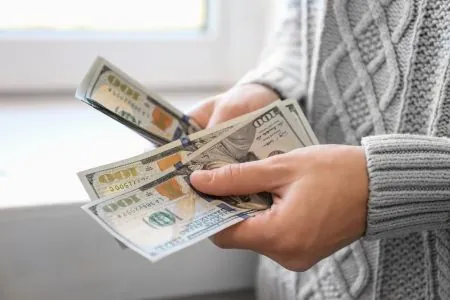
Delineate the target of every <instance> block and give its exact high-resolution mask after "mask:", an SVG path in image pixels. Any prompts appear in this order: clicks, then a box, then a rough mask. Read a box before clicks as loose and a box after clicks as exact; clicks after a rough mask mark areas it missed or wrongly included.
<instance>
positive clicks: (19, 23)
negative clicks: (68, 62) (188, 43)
mask: <svg viewBox="0 0 450 300" xmlns="http://www.w3.org/2000/svg"><path fill="white" fill-rule="evenodd" d="M24 7H26V8H27V9H26V10H24V9H23V8H24ZM174 7H177V9H176V10H174V9H173V8H174ZM49 8H51V9H49ZM86 8H88V9H86ZM55 12H57V13H55ZM206 16H207V1H205V0H165V1H161V0H147V1H142V0H128V1H126V7H125V8H124V6H123V5H121V4H114V2H111V1H110V0H95V1H91V0H78V1H54V0H41V1H30V0H16V1H12V2H11V3H9V5H8V7H6V9H4V10H2V11H0V29H1V30H2V31H11V32H12V33H13V34H15V33H18V32H27V31H28V32H31V31H34V32H35V33H36V32H53V33H54V32H58V31H66V32H70V31H79V32H83V33H84V34H86V33H89V32H96V31H97V32H116V33H117V32H128V33H133V32H180V31H181V32H183V31H201V30H202V29H204V28H206V25H207V24H206V21H207V19H206Z"/></svg>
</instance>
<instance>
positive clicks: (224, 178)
mask: <svg viewBox="0 0 450 300" xmlns="http://www.w3.org/2000/svg"><path fill="white" fill-rule="evenodd" d="M191 182H192V185H193V186H194V187H195V188H196V189H198V190H199V191H201V192H204V193H207V194H210V195H216V196H223V195H248V194H254V193H258V192H263V191H266V192H270V193H272V195H273V198H274V203H273V205H272V206H271V208H270V209H267V210H265V211H262V212H261V213H259V214H258V215H257V216H255V217H253V218H249V219H247V220H245V221H243V222H240V223H238V224H236V225H234V226H231V227H229V228H227V229H225V230H223V231H221V232H219V233H217V234H216V235H215V236H214V237H213V238H212V240H213V241H214V243H215V244H216V245H218V246H219V247H221V248H240V249H250V250H253V251H256V252H258V253H260V254H263V255H265V256H268V257H269V258H271V259H273V260H275V261H276V262H278V263H279V264H281V265H282V266H284V267H285V268H287V269H290V270H295V271H304V270H307V269H309V268H310V267H311V266H312V265H314V264H315V263H317V262H318V261H319V260H321V259H323V258H325V257H327V256H329V255H330V254H332V253H333V252H335V251H337V250H339V249H340V248H342V247H344V246H346V245H348V244H350V243H351V242H353V241H355V240H356V239H358V238H360V237H361V236H362V235H363V234H364V231H365V228H366V214H367V199H368V174H367V166H366V159H365V154H364V150H363V149H362V147H358V146H343V145H339V146H338V145H319V146H311V147H307V148H301V149H297V150H294V151H292V152H289V153H286V154H281V155H277V156H273V157H270V158H267V159H264V160H259V161H254V162H248V163H242V164H231V165H228V166H225V167H222V168H219V169H215V170H212V171H206V170H204V171H196V172H194V173H193V174H192V175H191Z"/></svg>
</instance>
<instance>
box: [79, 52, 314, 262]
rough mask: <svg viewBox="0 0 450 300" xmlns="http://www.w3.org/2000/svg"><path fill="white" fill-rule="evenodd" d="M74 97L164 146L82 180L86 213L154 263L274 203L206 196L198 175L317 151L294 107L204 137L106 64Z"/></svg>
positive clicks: (261, 113)
mask: <svg viewBox="0 0 450 300" xmlns="http://www.w3.org/2000/svg"><path fill="white" fill-rule="evenodd" d="M76 97H77V98H78V99H81V100H82V101H84V102H86V103H88V104H89V105H91V106H92V107H94V108H95V109H97V110H99V111H101V112H102V113H104V114H106V115H108V116H109V117H111V118H114V119H115V120H117V121H119V122H120V123H122V124H124V125H125V126H127V127H129V128H131V129H132V130H134V131H135V132H136V133H138V134H140V135H141V136H143V137H145V138H146V139H148V140H150V141H152V142H153V143H154V144H155V145H157V146H160V147H159V148H157V149H155V150H153V151H149V152H146V153H143V154H141V155H137V156H134V157H131V158H128V159H124V160H121V161H118V162H114V163H110V164H107V165H103V166H98V167H95V168H91V169H89V170H85V171H81V172H79V173H78V174H77V175H78V176H79V179H80V180H81V182H82V184H83V186H84V188H85V189H86V191H87V193H88V195H89V197H90V199H91V200H92V201H91V202H90V203H88V204H85V205H83V207H82V208H83V209H84V210H85V211H86V212H87V213H88V214H89V215H90V216H91V217H92V218H94V219H95V220H96V221H97V222H98V223H99V224H100V225H101V226H102V227H103V228H105V229H106V230H107V231H108V232H109V233H110V234H111V235H112V236H114V237H115V238H116V239H117V240H118V241H119V242H120V243H121V245H122V247H123V248H131V249H133V250H135V251H136V252H138V253H139V254H141V255H143V256H145V257H147V258H148V259H150V260H151V261H157V260H159V259H161V258H163V257H165V256H167V255H169V254H171V253H174V252H176V251H178V250H181V249H183V248H185V247H188V246H189V245H192V244H193V243H196V242H198V241H200V240H202V239H205V238H207V237H209V236H211V235H213V234H215V233H217V232H218V231H220V230H223V229H225V228H227V227H229V226H231V225H233V224H236V223H238V222H240V221H242V220H245V219H247V218H249V217H252V216H254V215H255V214H257V213H258V212H259V211H261V210H264V209H267V208H268V207H270V205H271V204H272V196H271V195H270V194H269V193H265V192H263V193H259V194H256V195H244V196H227V197H213V196H210V195H205V194H202V193H200V192H198V191H195V190H194V189H193V188H192V186H191V184H190V182H189V178H190V174H191V173H192V172H193V171H195V170H199V169H214V168H218V167H221V166H224V165H227V164H231V163H240V162H249V161H254V160H260V159H264V158H267V157H270V156H274V155H279V154H282V153H286V152H289V151H291V150H293V149H296V148H300V147H306V146H310V145H314V144H318V141H317V138H316V136H315V135H314V132H313V130H312V128H311V126H310V125H309V123H308V121H307V119H306V117H305V116H304V114H303V112H302V110H301V108H300V106H299V105H298V103H297V101H295V100H284V101H280V100H279V101H276V102H274V103H272V104H270V105H268V106H266V107H264V108H261V109H259V110H257V111H255V112H252V113H249V114H246V115H244V116H241V117H238V118H235V119H233V120H229V121H227V122H224V123H222V124H219V125H217V126H215V127H213V128H208V129H204V130H201V128H200V127H199V126H198V125H197V124H195V122H194V121H193V120H192V119H190V118H189V117H187V116H185V115H184V114H183V113H182V112H180V111H179V110H177V109H176V108H175V107H173V106H172V105H170V104H169V103H168V102H166V101H165V100H163V99H162V98H161V97H159V96H157V95H156V94H154V93H151V92H148V91H147V90H146V89H145V88H144V87H143V86H142V85H141V84H139V83H138V82H137V81H136V80H134V79H132V78H131V77H129V76H128V75H126V74H125V73H124V72H122V71H121V70H119V69H118V68H117V67H115V66H113V65H112V64H111V63H109V62H108V61H106V60H105V59H104V58H102V57H98V58H97V59H96V61H95V62H94V64H93V65H92V67H91V69H90V70H89V72H88V73H87V74H86V76H85V78H84V79H83V82H82V83H81V85H80V87H79V88H78V89H77V91H76ZM251 180H254V179H251Z"/></svg>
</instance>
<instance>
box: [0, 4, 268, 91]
mask: <svg viewBox="0 0 450 300" xmlns="http://www.w3.org/2000/svg"><path fill="white" fill-rule="evenodd" d="M268 9H270V6H269V7H268V5H267V0H265V1H262V0H246V1H242V0H209V1H208V29H207V30H206V31H205V33H204V34H192V35H176V34H174V35H171V34H165V35H140V36H137V35H134V34H133V35H130V36H127V35H124V34H120V35H115V34H105V35H101V36H99V35H92V36H91V35H81V34H80V35H76V34H66V35H61V34H58V35H52V34H48V35H27V34H17V35H12V34H10V33H9V34H8V33H6V34H5V33H4V34H0V65H1V66H2V70H3V72H0V92H5V91H6V92H14V91H22V92H23V91H47V90H69V89H71V90H75V89H76V87H77V86H78V84H79V83H80V82H81V80H82V78H83V76H84V75H85V73H86V72H87V70H88V69H89V67H90V65H91V64H92V62H93V61H94V59H95V58H96V57H97V56H98V55H101V56H103V57H104V58H106V59H107V60H109V61H110V62H112V63H113V64H115V65H116V66H118V67H119V68H121V69H122V70H123V71H125V72H126V73H128V74H129V75H130V76H132V77H133V78H136V79H137V80H138V81H140V82H141V83H143V84H144V85H147V86H151V87H154V88H158V89H166V88H168V89H170V88H184V87H205V86H206V87H208V86H229V85H232V84H233V83H234V82H236V81H237V80H238V79H239V78H240V77H241V76H243V75H244V74H245V72H246V71H247V70H248V69H249V68H251V67H253V66H254V64H255V63H256V62H257V59H258V57H259V53H260V52H261V47H262V46H263V42H264V38H265V35H266V25H267V24H266V23H267V22H266V21H267V10H268Z"/></svg>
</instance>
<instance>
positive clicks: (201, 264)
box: [0, 0, 277, 300]
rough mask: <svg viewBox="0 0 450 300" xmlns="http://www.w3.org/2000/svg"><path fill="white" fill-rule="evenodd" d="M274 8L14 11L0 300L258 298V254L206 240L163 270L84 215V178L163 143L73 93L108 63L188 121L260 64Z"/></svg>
mask: <svg viewBox="0 0 450 300" xmlns="http://www.w3.org/2000/svg"><path fill="white" fill-rule="evenodd" d="M276 12H277V6H276V5H275V0H245V1H242V0H209V1H208V0H128V1H124V2H119V1H108V0H89V1H88V0H78V1H71V0H69V1H56V0H40V1H33V0H14V1H10V2H8V5H3V6H2V10H0V66H1V68H0V126H1V130H0V138H1V139H0V141H1V142H0V149H1V152H0V153H1V155H0V241H1V248H0V299H1V300H16V299H17V300H28V299H32V300H40V299H45V300H53V299H55V300H72V299H74V300H75V299H77V300H81V299H83V300H90V299H96V300H102V299H108V300H114V299H118V300H119V299H120V300H125V299H130V300H144V299H253V291H252V289H253V283H254V271H255V267H256V262H257V257H256V256H255V255H254V254H253V253H251V252H247V251H237V250H227V251H224V250H220V249H218V248H216V247H214V246H213V245H212V244H211V243H210V242H209V241H203V242H201V243H199V244H196V245H194V246H192V247H190V248H188V249H185V250H183V251H181V252H179V253H177V254H175V255H172V256H169V257H168V258H166V259H164V260H162V261H160V262H158V263H156V264H152V263H150V262H149V261H147V260H145V259H144V258H143V257H141V256H139V255H138V254H136V253H134V252H132V251H129V250H122V249H121V248H120V247H119V246H118V244H117V243H116V241H115V240H114V239H113V238H112V237H111V236H110V235H109V234H108V233H107V232H106V231H104V230H103V229H102V228H101V227H100V226H98V225H97V224H96V223H94V221H93V220H92V219H91V218H90V217H89V216H88V215H87V214H86V213H84V212H83V211H82V210H81V208H80V207H81V205H82V204H84V203H86V202H87V201H88V195H87V194H86V193H85V191H84V189H83V187H82V185H81V183H80V182H79V180H78V178H77V176H76V173H77V172H78V171H81V170H84V169H88V168H91V167H94V166H98V165H102V164H106V163H110V162H113V161H116V160H120V159H124V158H127V157H130V156H134V155H137V154H140V153H142V152H143V151H145V150H149V149H151V148H152V145H151V144H150V143H149V142H148V141H146V140H144V139H143V138H141V137H140V136H139V135H137V134H136V133H134V132H132V131H131V130H130V129H128V128H126V127H125V126H123V125H121V124H119V123H118V122H116V121H114V120H112V119H110V118H108V117H106V116H105V115H103V114H102V113H100V112H98V111H96V110H95V109H93V108H92V107H90V106H88V105H87V104H85V103H83V102H81V101H79V100H77V99H75V97H74V94H75V90H76V88H77V86H78V85H79V83H80V82H81V80H82V78H83V77H84V75H85V73H86V72H87V71H88V69H89V67H90V66H91V64H92V62H93V61H94V59H95V58H96V57H97V56H98V55H101V56H103V57H104V58H106V59H107V60H109V61H110V62H111V63H113V64H115V65H116V66H117V67H119V68H120V69H122V70H123V71H124V72H126V73H128V74H129V75H130V76H132V77H133V78H135V79H137V80H138V81H140V82H141V83H143V84H144V85H145V86H147V87H148V89H149V90H151V91H153V92H156V93H157V94H159V95H161V96H162V97H163V98H164V99H166V100H168V101H170V102H171V103H172V104H173V105H175V106H176V107H178V108H180V109H181V110H182V111H183V112H187V111H189V110H190V109H191V108H192V107H193V106H194V105H196V103H197V102H198V101H200V100H202V99H205V98H207V97H210V96H212V95H215V94H217V93H220V92H223V91H225V90H226V89H227V88H229V87H230V86H232V85H233V84H234V83H235V82H236V81H237V80H239V79H240V78H241V77H242V76H243V75H244V74H245V73H246V72H247V71H248V70H249V69H250V68H252V67H254V66H255V64H256V62H257V60H258V58H259V55H260V53H261V50H262V47H263V45H264V42H265V41H266V40H267V38H268V36H269V33H270V32H271V29H272V27H273V26H272V25H273V23H274V20H275V17H276ZM186 297H187V298H186Z"/></svg>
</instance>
